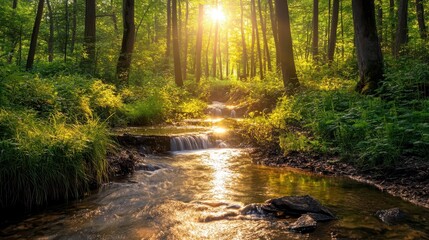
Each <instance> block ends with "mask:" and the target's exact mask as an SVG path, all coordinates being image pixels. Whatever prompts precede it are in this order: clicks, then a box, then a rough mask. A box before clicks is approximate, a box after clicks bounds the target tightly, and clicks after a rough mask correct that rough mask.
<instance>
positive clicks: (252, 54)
mask: <svg viewBox="0 0 429 240" xmlns="http://www.w3.org/2000/svg"><path fill="white" fill-rule="evenodd" d="M255 38H256V37H255V28H254V27H253V26H252V45H251V47H250V78H254V77H255V76H256V62H255V42H256V39H255Z"/></svg>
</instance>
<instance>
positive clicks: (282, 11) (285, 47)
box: [275, 0, 299, 93]
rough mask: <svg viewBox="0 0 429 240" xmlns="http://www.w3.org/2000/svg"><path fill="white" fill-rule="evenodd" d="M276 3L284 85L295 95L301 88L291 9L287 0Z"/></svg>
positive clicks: (277, 0)
mask: <svg viewBox="0 0 429 240" xmlns="http://www.w3.org/2000/svg"><path fill="white" fill-rule="evenodd" d="M275 3H276V17H277V22H278V33H279V43H282V44H279V47H280V48H279V50H280V53H279V54H280V60H281V67H282V73H283V84H284V87H285V89H286V92H288V93H293V92H294V91H295V90H296V88H297V87H298V86H299V81H298V77H297V75H296V68H295V61H294V58H293V49H292V34H291V30H290V20H289V8H288V3H287V0H275Z"/></svg>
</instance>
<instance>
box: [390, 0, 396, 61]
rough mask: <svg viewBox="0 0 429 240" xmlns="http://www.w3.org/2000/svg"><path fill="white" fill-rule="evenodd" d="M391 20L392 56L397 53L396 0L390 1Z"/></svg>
mask: <svg viewBox="0 0 429 240" xmlns="http://www.w3.org/2000/svg"><path fill="white" fill-rule="evenodd" d="M389 20H390V46H391V48H392V54H394V53H395V0H390V1H389Z"/></svg>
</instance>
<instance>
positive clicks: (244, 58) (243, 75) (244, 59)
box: [240, 0, 247, 79]
mask: <svg viewBox="0 0 429 240" xmlns="http://www.w3.org/2000/svg"><path fill="white" fill-rule="evenodd" d="M240 9H241V27H240V30H241V47H242V49H243V53H242V56H241V61H242V66H243V67H242V68H243V71H242V73H241V76H240V78H241V79H246V78H247V46H246V35H245V33H244V13H243V0H240Z"/></svg>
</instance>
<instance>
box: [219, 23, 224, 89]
mask: <svg viewBox="0 0 429 240" xmlns="http://www.w3.org/2000/svg"><path fill="white" fill-rule="evenodd" d="M219 39H222V38H221V36H220V31H219ZM220 43H221V41H219V46H218V49H219V79H220V80H223V68H222V48H221V44H220Z"/></svg>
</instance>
